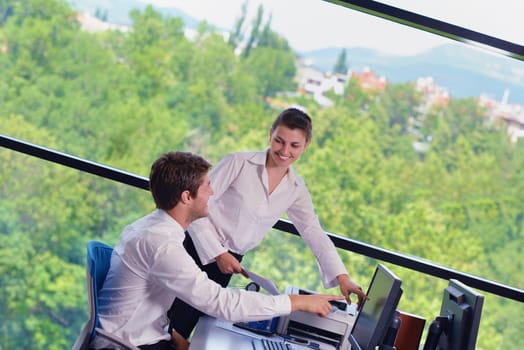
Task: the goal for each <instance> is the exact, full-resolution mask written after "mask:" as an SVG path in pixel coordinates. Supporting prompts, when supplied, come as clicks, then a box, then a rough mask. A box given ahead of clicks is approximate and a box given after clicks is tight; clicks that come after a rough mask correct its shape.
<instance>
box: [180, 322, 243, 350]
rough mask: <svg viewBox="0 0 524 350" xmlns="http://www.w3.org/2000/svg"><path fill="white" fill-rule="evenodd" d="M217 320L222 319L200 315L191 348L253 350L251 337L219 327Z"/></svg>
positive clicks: (193, 349) (195, 349)
mask: <svg viewBox="0 0 524 350" xmlns="http://www.w3.org/2000/svg"><path fill="white" fill-rule="evenodd" d="M217 322H221V321H217V320H216V319H215V318H212V317H209V316H202V317H200V320H199V321H198V323H197V326H196V328H195V332H194V333H193V336H192V337H191V345H190V346H189V350H253V346H252V345H251V338H250V337H248V336H246V335H242V334H240V333H236V332H233V331H230V330H227V329H224V328H222V327H219V326H217Z"/></svg>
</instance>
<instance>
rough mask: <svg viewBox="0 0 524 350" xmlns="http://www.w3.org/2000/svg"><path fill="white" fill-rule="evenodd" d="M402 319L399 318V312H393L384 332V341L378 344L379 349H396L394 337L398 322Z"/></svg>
mask: <svg viewBox="0 0 524 350" xmlns="http://www.w3.org/2000/svg"><path fill="white" fill-rule="evenodd" d="M401 322H402V321H401V320H400V312H398V311H395V313H394V314H393V318H392V320H391V324H390V325H389V327H388V331H387V332H386V335H385V336H384V341H383V342H382V344H380V345H379V346H378V349H379V350H396V349H397V348H396V347H395V339H396V338H397V333H398V330H399V328H400V323H401Z"/></svg>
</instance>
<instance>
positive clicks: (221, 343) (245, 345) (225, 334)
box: [189, 316, 335, 350]
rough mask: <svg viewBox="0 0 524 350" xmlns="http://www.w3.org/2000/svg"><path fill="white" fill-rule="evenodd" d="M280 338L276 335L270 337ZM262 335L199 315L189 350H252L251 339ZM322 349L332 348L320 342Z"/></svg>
mask: <svg viewBox="0 0 524 350" xmlns="http://www.w3.org/2000/svg"><path fill="white" fill-rule="evenodd" d="M273 337H274V338H275V339H278V340H280V339H281V338H280V337H278V336H271V338H273ZM253 338H264V336H261V335H258V334H255V333H252V332H249V331H246V330H243V329H240V328H237V327H234V326H232V325H231V323H229V322H226V321H221V320H217V319H215V318H212V317H209V316H202V317H200V319H199V321H198V323H197V326H196V328H195V332H194V333H193V336H192V337H191V344H190V346H189V350H253V345H252V343H251V340H252V339H253ZM290 345H291V349H292V350H310V348H308V347H306V346H302V345H299V344H290ZM321 349H323V350H334V349H335V348H334V347H333V346H331V345H327V344H322V346H321Z"/></svg>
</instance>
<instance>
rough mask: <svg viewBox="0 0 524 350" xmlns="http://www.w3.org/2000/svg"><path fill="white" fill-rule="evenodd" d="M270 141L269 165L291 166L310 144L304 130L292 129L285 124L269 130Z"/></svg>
mask: <svg viewBox="0 0 524 350" xmlns="http://www.w3.org/2000/svg"><path fill="white" fill-rule="evenodd" d="M269 142H270V146H269V157H268V162H269V163H268V165H273V166H278V167H289V166H290V165H291V164H292V163H293V162H294V161H295V160H297V159H298V158H299V157H300V155H301V154H302V152H304V150H305V149H306V148H307V146H308V145H309V141H306V132H305V131H304V130H300V129H290V128H288V127H286V126H284V125H279V126H277V128H276V129H274V130H273V129H271V130H270V131H269Z"/></svg>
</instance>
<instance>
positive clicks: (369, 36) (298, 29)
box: [140, 0, 524, 55]
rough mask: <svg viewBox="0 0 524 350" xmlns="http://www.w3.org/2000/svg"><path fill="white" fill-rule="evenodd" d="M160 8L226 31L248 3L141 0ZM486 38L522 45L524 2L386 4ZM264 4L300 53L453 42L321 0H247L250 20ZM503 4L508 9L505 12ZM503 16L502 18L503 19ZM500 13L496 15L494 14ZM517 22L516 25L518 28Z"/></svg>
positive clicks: (400, 49) (401, 51)
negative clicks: (324, 49) (475, 32)
mask: <svg viewBox="0 0 524 350" xmlns="http://www.w3.org/2000/svg"><path fill="white" fill-rule="evenodd" d="M140 1H142V2H144V3H150V4H152V5H156V6H159V7H175V8H179V9H181V10H183V11H184V12H186V13H187V14H188V15H191V16H192V17H194V18H196V19H199V20H204V19H205V20H207V21H208V22H209V23H211V24H213V25H216V26H218V27H223V28H232V27H233V24H234V23H235V20H236V19H237V18H238V17H239V16H240V13H241V12H240V11H241V10H240V9H241V6H242V4H243V3H244V2H245V0H224V1H216V0H140ZM382 2H383V3H386V4H388V5H392V6H397V7H401V8H404V9H406V10H409V11H414V12H417V13H420V14H423V15H427V16H430V17H433V18H436V19H440V20H443V21H446V22H449V23H452V24H457V25H460V26H463V27H466V28H468V29H472V30H475V31H478V32H481V33H484V34H489V35H494V36H498V37H500V38H502V39H505V40H510V41H513V42H515V43H517V44H520V45H524V30H516V28H518V26H519V25H520V24H521V23H522V13H524V2H522V1H519V0H497V1H493V0H439V1H435V0H433V1H431V0H383V1H382ZM260 3H262V4H263V6H264V9H265V11H266V13H269V12H270V13H271V15H272V21H271V28H272V29H273V30H274V31H276V32H277V33H279V34H280V35H282V36H283V37H285V38H286V39H287V40H288V41H289V43H290V45H291V46H292V47H293V49H295V50H296V51H309V50H314V49H318V48H325V47H341V48H342V47H345V48H350V47H367V48H372V49H377V50H379V51H382V52H384V53H387V54H396V55H412V54H417V53H421V52H423V51H426V50H428V49H430V48H432V47H435V46H437V45H441V44H445V43H452V42H455V41H453V40H451V39H447V38H443V37H441V36H438V35H436V34H432V33H427V32H423V31H420V30H416V29H413V28H410V27H407V26H404V25H402V24H398V23H393V22H391V21H388V20H385V19H381V18H378V17H375V16H371V15H368V14H364V13H361V12H359V11H355V10H352V9H349V8H342V9H341V6H339V5H335V4H332V3H330V2H327V1H323V0H264V1H261V0H248V18H249V19H252V18H253V17H254V14H255V12H256V10H257V8H258V5H259V4H260ZM502 6H504V7H506V10H504V11H502V10H501V8H502ZM502 13H504V15H502ZM494 14H496V15H494ZM516 24H518V25H516Z"/></svg>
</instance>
